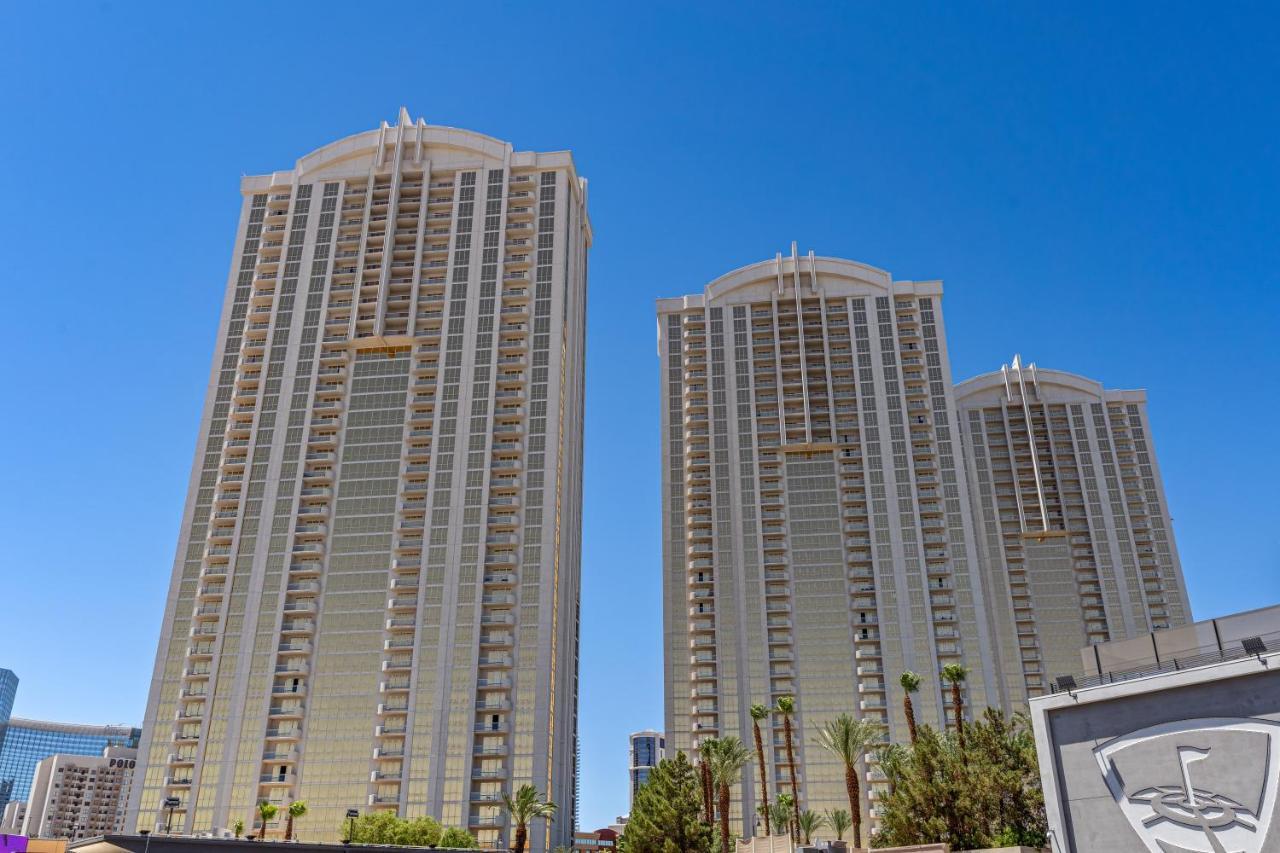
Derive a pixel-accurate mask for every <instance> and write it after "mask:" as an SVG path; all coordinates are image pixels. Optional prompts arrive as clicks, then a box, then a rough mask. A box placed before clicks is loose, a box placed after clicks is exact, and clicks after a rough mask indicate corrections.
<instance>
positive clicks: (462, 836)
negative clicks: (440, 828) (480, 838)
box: [426, 826, 480, 850]
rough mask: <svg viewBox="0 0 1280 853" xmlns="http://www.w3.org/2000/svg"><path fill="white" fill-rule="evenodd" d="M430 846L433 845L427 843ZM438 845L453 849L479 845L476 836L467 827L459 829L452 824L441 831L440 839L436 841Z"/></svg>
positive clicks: (468, 848)
mask: <svg viewBox="0 0 1280 853" xmlns="http://www.w3.org/2000/svg"><path fill="white" fill-rule="evenodd" d="M426 846H428V847H430V846H431V845H429V844H428V845H426ZM436 846H437V847H445V848H448V849H451V850H471V849H474V848H476V847H479V846H480V845H478V844H477V843H476V839H475V836H473V835H472V834H471V833H469V832H467V831H466V830H465V829H459V828H458V827H456V826H451V827H449V828H448V829H446V830H445V831H444V832H442V833H440V839H439V841H437V842H436Z"/></svg>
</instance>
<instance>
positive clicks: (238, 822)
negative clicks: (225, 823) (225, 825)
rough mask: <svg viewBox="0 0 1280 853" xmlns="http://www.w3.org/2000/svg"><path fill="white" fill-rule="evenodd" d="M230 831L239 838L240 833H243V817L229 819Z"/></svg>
mask: <svg viewBox="0 0 1280 853" xmlns="http://www.w3.org/2000/svg"><path fill="white" fill-rule="evenodd" d="M231 831H232V832H234V833H235V834H236V838H239V837H240V836H241V835H243V834H244V819H243V818H236V819H235V820H233V821H231Z"/></svg>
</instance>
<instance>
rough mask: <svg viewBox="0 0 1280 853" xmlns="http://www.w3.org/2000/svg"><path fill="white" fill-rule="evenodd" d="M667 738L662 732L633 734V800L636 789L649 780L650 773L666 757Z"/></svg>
mask: <svg viewBox="0 0 1280 853" xmlns="http://www.w3.org/2000/svg"><path fill="white" fill-rule="evenodd" d="M666 750H667V739H666V736H665V735H663V734H662V733H661V732H652V731H646V732H636V733H635V734H633V735H631V761H630V765H631V770H630V772H631V802H632V803H635V800H636V791H637V790H639V788H640V786H641V785H643V784H644V783H645V782H648V781H649V774H650V773H651V772H652V771H653V768H655V767H657V766H658V762H659V761H661V760H662V759H663V758H665V757H666Z"/></svg>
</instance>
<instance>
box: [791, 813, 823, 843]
mask: <svg viewBox="0 0 1280 853" xmlns="http://www.w3.org/2000/svg"><path fill="white" fill-rule="evenodd" d="M826 822H827V819H826V818H825V817H823V816H822V815H820V814H818V813H817V812H813V811H809V809H805V810H804V811H802V812H800V814H798V815H796V823H797V824H798V825H799V827H800V834H801V835H802V836H803V837H804V844H805V846H806V847H808V846H809V839H810V837H812V835H813V834H814V833H815V832H817V831H818V830H819V829H822V827H823V826H824V825H825V824H826Z"/></svg>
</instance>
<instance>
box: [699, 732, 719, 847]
mask: <svg viewBox="0 0 1280 853" xmlns="http://www.w3.org/2000/svg"><path fill="white" fill-rule="evenodd" d="M718 742H719V738H713V737H711V738H707V739H706V740H704V741H703V742H702V743H700V744H698V777H699V781H701V782H702V818H703V821H704V822H705V823H706V824H707V826H712V825H713V824H715V822H716V813H715V799H716V795H715V790H714V788H715V786H714V785H713V784H712V782H711V756H712V755H714V754H715V750H716V746H717V744H718Z"/></svg>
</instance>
